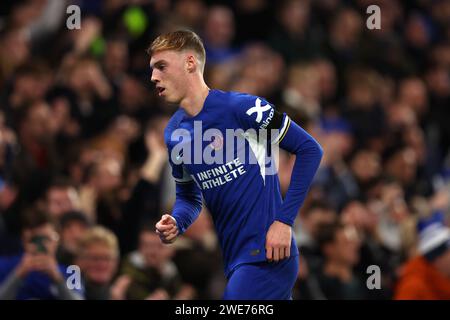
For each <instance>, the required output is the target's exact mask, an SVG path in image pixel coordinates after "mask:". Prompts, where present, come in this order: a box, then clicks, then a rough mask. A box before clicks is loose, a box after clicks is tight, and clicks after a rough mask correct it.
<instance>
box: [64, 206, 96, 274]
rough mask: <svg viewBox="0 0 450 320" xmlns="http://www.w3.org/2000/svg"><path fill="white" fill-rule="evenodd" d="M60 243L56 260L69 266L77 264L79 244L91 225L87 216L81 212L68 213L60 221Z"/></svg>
mask: <svg viewBox="0 0 450 320" xmlns="http://www.w3.org/2000/svg"><path fill="white" fill-rule="evenodd" d="M58 222H59V223H58V226H59V234H60V235H61V240H60V243H59V247H58V251H57V252H56V258H57V260H58V262H59V263H61V264H63V265H66V266H69V265H73V264H75V259H76V254H77V250H78V243H79V242H80V240H81V239H82V238H83V237H84V235H85V233H86V232H87V231H88V229H89V227H90V226H91V223H90V222H89V220H88V218H87V217H86V215H85V214H84V213H82V212H80V211H66V212H65V213H64V214H63V215H61V217H60V218H59V221H58Z"/></svg>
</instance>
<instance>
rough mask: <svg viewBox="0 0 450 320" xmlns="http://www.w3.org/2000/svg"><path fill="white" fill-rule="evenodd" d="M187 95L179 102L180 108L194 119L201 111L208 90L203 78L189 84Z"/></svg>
mask: <svg viewBox="0 0 450 320" xmlns="http://www.w3.org/2000/svg"><path fill="white" fill-rule="evenodd" d="M187 92H188V94H187V95H186V97H184V99H183V100H181V102H180V106H181V107H182V108H183V109H184V111H185V112H186V113H187V114H188V115H189V116H190V117H195V116H196V115H197V114H199V113H200V111H202V109H203V105H204V104H205V100H206V97H207V96H208V94H209V88H208V86H207V85H206V83H205V81H204V80H203V78H202V79H201V80H200V81H192V82H190V83H189V88H188V90H187Z"/></svg>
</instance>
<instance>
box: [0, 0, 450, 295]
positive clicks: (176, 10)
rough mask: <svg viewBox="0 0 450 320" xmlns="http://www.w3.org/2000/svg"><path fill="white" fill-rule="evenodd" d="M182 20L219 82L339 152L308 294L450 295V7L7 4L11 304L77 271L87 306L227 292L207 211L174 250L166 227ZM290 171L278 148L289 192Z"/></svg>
mask: <svg viewBox="0 0 450 320" xmlns="http://www.w3.org/2000/svg"><path fill="white" fill-rule="evenodd" d="M71 4H76V5H78V6H79V8H80V10H81V29H79V30H69V29H68V28H67V27H66V20H67V19H68V18H69V16H70V14H68V13H66V9H67V7H68V6H69V5H71ZM372 4H376V5H378V6H379V7H380V9H381V29H379V30H369V29H368V28H367V27H366V20H367V19H368V18H369V14H367V13H366V9H367V7H368V6H369V5H372ZM179 28H189V29H191V30H193V31H195V32H197V33H198V34H199V35H200V36H201V37H202V39H203V40H204V43H205V47H206V53H207V63H206V70H205V76H206V80H207V84H208V85H209V86H210V87H212V88H218V89H222V90H231V91H241V92H246V93H250V94H254V95H259V96H262V97H264V98H266V99H267V100H268V101H270V102H271V103H273V104H274V105H275V106H276V107H277V109H278V110H279V111H282V112H286V113H288V114H289V116H290V117H291V118H292V119H294V120H295V121H296V122H297V123H298V124H300V125H301V126H302V127H303V128H305V129H306V130H307V131H308V132H309V133H310V134H312V135H313V136H314V137H315V138H316V139H317V140H318V141H319V143H320V144H321V145H322V146H323V148H324V152H325V153H324V158H323V160H322V163H321V166H320V168H319V171H318V173H317V175H316V177H315V179H314V182H313V185H312V187H311V189H310V192H309V194H308V197H307V199H306V202H305V204H304V205H303V207H302V209H301V210H300V212H299V214H298V218H297V221H296V225H295V228H294V231H295V233H296V235H297V242H298V245H299V247H300V253H301V256H300V271H299V274H298V281H297V284H296V287H295V288H294V299H396V298H416V299H422V298H423V299H438V298H441V299H450V258H449V256H450V235H449V229H448V225H449V219H448V216H449V212H450V210H449V208H450V201H449V199H450V152H449V150H450V148H449V147H450V1H445V0H411V1H399V0H347V1H345V0H314V1H312V0H309V1H308V0H287V1H269V0H236V1H213V0H140V1H139V0H134V1H133V0H129V1H126V0H108V1H99V0H97V1H96V0H89V1H87V0H85V1H81V0H80V1H63V0H29V1H1V3H0V256H1V257H0V298H2V299H5V298H12V299H21V298H24V299H27V298H38V299H55V298H56V299H60V298H64V297H65V296H64V295H62V293H61V292H62V290H60V291H59V292H58V291H55V290H53V291H52V290H51V286H52V283H56V282H57V281H58V279H59V278H58V274H59V273H58V272H57V271H55V270H59V272H60V274H61V275H62V276H63V277H64V278H66V277H67V275H66V274H65V272H64V270H65V269H64V266H68V265H72V264H76V265H78V266H79V267H80V268H81V273H82V280H83V289H82V290H81V291H80V297H82V298H85V299H218V298H221V295H222V292H223V288H224V286H225V283H226V282H225V279H224V277H223V270H222V264H221V263H222V262H221V254H220V250H219V248H218V245H217V240H216V236H215V232H214V228H213V224H212V221H211V219H210V216H209V214H208V213H207V212H206V210H203V211H202V213H201V215H200V217H199V218H198V220H197V221H196V222H195V223H194V225H193V226H192V227H191V228H190V229H189V230H188V231H187V232H186V234H185V235H183V236H182V237H180V238H179V239H178V241H177V242H176V243H175V244H174V245H171V246H163V245H162V244H161V243H160V241H159V238H158V236H157V235H156V234H155V233H154V223H155V222H156V221H157V219H158V218H159V217H160V216H161V215H162V214H163V213H168V212H170V210H171V206H172V205H173V202H174V188H175V187H174V182H173V180H172V178H171V174H170V169H169V168H168V158H167V152H166V148H165V145H164V139H163V130H164V128H165V125H166V123H167V121H168V119H169V118H170V116H171V114H172V113H173V112H174V111H175V109H174V107H173V106H170V105H166V104H164V103H163V102H162V101H161V100H159V99H158V98H157V96H156V94H155V91H154V90H153V89H154V86H153V85H152V83H151V82H150V69H149V57H148V56H147V54H146V48H147V47H148V46H149V44H150V43H151V41H152V40H153V39H154V38H155V37H156V36H157V35H158V34H160V33H162V32H166V31H170V30H175V29H179ZM293 162H294V159H293V157H292V156H290V155H289V154H287V153H282V154H281V157H280V171H279V178H280V183H281V188H282V191H283V192H286V190H287V188H288V186H289V180H290V174H291V169H292V166H293ZM36 236H44V239H45V241H43V243H44V247H43V248H42V249H43V250H42V251H43V252H41V254H42V255H43V256H46V258H45V259H47V260H45V259H44V260H42V261H46V262H42V264H41V265H39V267H38V266H37V265H38V263H37V262H36V263H35V264H33V263H32V262H27V261H28V260H27V259H28V258H29V254H28V250H31V251H32V252H33V253H35V251H36V250H37V249H36V248H40V247H39V246H38V245H39V244H40V243H42V242H39V239H41V238H42V237H41V238H39V237H36ZM30 242H32V243H34V244H35V246H34V247H33V248H32V249H28V248H29V246H28V244H29V243H30ZM49 243H54V244H55V245H56V246H55V248H56V249H55V250H51V249H50V247H51V246H50V245H49ZM25 258H27V259H25ZM30 259H31V258H30ZM30 261H31V260H30ZM55 266H57V267H56V269H55ZM369 266H377V267H378V268H379V270H380V277H379V279H376V278H375V280H373V279H372V280H370V281H368V278H369V276H371V273H367V268H368V267H369ZM33 279H34V280H36V279H38V280H39V281H38V280H36V281H33ZM368 282H370V283H372V284H374V285H375V286H376V287H378V288H375V289H372V290H371V289H370V288H368ZM369 287H370V286H369ZM49 288H50V289H49Z"/></svg>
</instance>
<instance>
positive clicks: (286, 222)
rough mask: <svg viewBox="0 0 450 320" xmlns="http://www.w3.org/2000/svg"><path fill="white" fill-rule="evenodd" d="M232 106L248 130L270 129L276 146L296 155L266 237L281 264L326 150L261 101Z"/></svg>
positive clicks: (270, 254)
mask: <svg viewBox="0 0 450 320" xmlns="http://www.w3.org/2000/svg"><path fill="white" fill-rule="evenodd" d="M240 97H241V99H240V100H239V102H240V103H236V104H233V105H232V108H233V109H232V110H234V113H235V115H236V118H237V121H238V122H239V124H240V125H241V127H242V128H244V129H245V130H247V129H255V130H261V129H266V130H267V134H268V139H269V141H270V142H271V144H272V145H275V144H279V146H280V147H281V148H282V149H284V150H286V151H288V152H290V153H292V154H295V155H296V160H295V164H294V168H293V170H292V176H291V181H290V184H289V188H288V191H287V193H286V197H285V199H284V202H283V204H282V206H281V210H280V211H279V212H277V214H276V216H275V221H274V222H273V223H272V225H271V226H270V228H269V230H268V232H267V235H266V257H267V259H268V260H273V261H278V260H280V259H284V258H287V257H289V256H290V250H291V248H290V247H291V239H292V225H293V224H294V220H295V217H296V216H297V213H298V210H299V209H300V207H301V205H302V204H303V201H304V200H305V196H306V194H307V192H308V189H309V186H310V184H311V181H312V179H313V177H314V175H315V173H316V171H317V168H318V167H319V164H320V161H321V159H322V154H323V150H322V147H321V146H320V145H319V143H317V141H316V140H315V139H314V138H313V137H312V136H311V135H310V134H308V133H307V132H306V131H305V130H303V129H302V128H301V127H300V126H299V125H298V124H296V123H295V122H294V121H292V120H291V119H290V118H289V117H288V115H287V114H285V113H283V114H282V113H280V112H278V111H276V110H275V108H274V106H273V105H272V104H270V103H269V102H268V101H267V100H265V99H264V98H261V97H255V96H252V95H245V94H243V95H241V96H240Z"/></svg>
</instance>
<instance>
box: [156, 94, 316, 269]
mask: <svg viewBox="0 0 450 320" xmlns="http://www.w3.org/2000/svg"><path fill="white" fill-rule="evenodd" d="M275 112H276V111H275V109H274V106H273V105H271V104H270V103H268V102H267V101H266V100H265V99H263V98H261V97H256V96H253V95H249V94H242V93H236V92H224V91H220V90H210V92H209V94H208V96H207V98H206V100H205V102H204V105H203V108H202V110H201V111H200V112H199V113H198V114H197V115H195V116H193V117H191V116H189V115H188V114H186V113H185V111H184V110H183V109H181V108H180V109H179V110H178V111H177V112H176V113H175V114H174V115H173V116H172V118H171V120H170V121H169V123H168V125H167V128H166V130H165V141H166V144H167V147H168V152H169V161H170V164H171V167H172V175H173V177H174V179H175V181H176V183H177V188H178V187H179V186H180V187H181V186H183V185H184V186H186V185H188V186H189V188H190V189H189V190H190V191H189V193H188V195H189V196H188V197H191V196H192V197H195V196H199V195H200V194H201V195H202V197H203V202H204V204H205V205H206V207H207V208H208V210H209V211H210V213H211V215H212V218H213V221H214V225H215V228H216V231H217V235H218V239H219V242H220V246H221V248H222V251H223V259H224V265H225V273H226V274H229V272H230V271H232V270H233V269H234V268H235V267H236V266H238V265H239V264H242V263H251V262H258V261H264V260H266V251H265V241H266V233H267V231H268V229H269V227H270V225H271V224H272V223H273V222H274V220H275V219H276V217H277V212H279V211H280V210H281V208H282V204H283V199H282V196H281V192H280V183H279V179H278V175H277V173H276V166H275V163H274V161H273V160H272V159H273V158H274V153H275V152H273V150H271V146H272V145H276V144H277V143H279V142H280V141H282V139H283V138H284V135H285V134H286V132H287V131H288V128H289V127H290V124H291V120H290V119H289V117H288V116H287V115H286V114H283V115H281V114H279V113H277V115H278V121H279V123H278V124H277V125H276V127H277V128H276V129H278V130H277V132H276V134H275V135H268V136H266V134H268V133H270V132H267V131H265V129H269V128H271V127H273V126H271V124H272V123H273V122H274V121H275V120H274V119H275ZM305 134H306V132H305ZM306 135H307V134H306ZM308 137H310V136H309V135H308ZM268 141H269V142H268ZM271 152H272V154H271ZM319 162H320V159H319ZM177 197H178V194H177ZM175 207H177V203H175ZM294 207H295V206H294ZM180 208H183V207H182V206H181V205H179V206H178V208H174V211H173V213H172V215H173V217H174V218H175V219H176V220H177V225H178V228H179V229H180V232H181V233H182V232H184V231H185V229H186V228H187V227H188V226H189V224H190V223H192V221H193V220H194V219H195V218H196V216H195V215H196V214H198V210H192V211H191V212H190V213H187V212H185V211H186V210H187V211H189V210H190V209H189V208H184V209H180ZM188 209H189V210H188ZM293 210H297V211H298V208H296V209H295V208H294V209H293ZM188 215H190V216H191V217H190V219H187V220H186V216H188ZM295 215H296V212H295V213H294V216H295ZM291 220H292V219H291ZM280 221H283V219H280ZM283 222H285V221H283ZM292 222H293V221H288V222H287V223H289V224H292ZM296 255H298V248H297V246H296V241H295V240H294V239H292V243H291V256H296Z"/></svg>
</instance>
